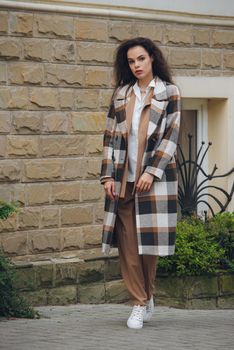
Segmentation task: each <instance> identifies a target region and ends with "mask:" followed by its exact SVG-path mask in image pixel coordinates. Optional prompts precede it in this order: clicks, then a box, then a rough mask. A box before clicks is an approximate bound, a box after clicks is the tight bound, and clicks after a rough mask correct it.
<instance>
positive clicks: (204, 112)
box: [182, 98, 209, 217]
mask: <svg viewBox="0 0 234 350" xmlns="http://www.w3.org/2000/svg"><path fill="white" fill-rule="evenodd" d="M182 110H195V111H196V112H197V140H196V141H197V150H196V152H195V154H197V152H198V150H199V148H200V146H201V142H202V141H204V142H205V145H204V146H203V149H202V153H201V156H202V155H203V153H204V150H205V149H206V147H207V145H208V142H209V140H208V103H207V99H203V98H184V99H182ZM201 156H200V157H199V159H201ZM208 157H209V151H208V152H207V153H206V156H205V158H204V161H203V163H202V169H203V170H204V171H205V173H206V174H208V164H209V159H208ZM204 179H205V177H204V175H203V174H202V173H201V172H199V173H198V177H197V184H198V185H199V184H200V183H201V181H203V180H204ZM205 191H207V189H206V190H205ZM203 199H204V200H205V201H208V196H204V197H203ZM204 210H208V207H207V205H206V204H205V203H199V204H198V206H197V213H198V215H199V216H202V217H203V216H204Z"/></svg>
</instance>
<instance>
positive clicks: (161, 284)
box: [156, 276, 188, 299]
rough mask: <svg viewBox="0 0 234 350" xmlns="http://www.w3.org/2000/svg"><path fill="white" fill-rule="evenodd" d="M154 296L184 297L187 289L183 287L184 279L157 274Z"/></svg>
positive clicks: (186, 295)
mask: <svg viewBox="0 0 234 350" xmlns="http://www.w3.org/2000/svg"><path fill="white" fill-rule="evenodd" d="M156 297H159V298H174V299H177V298H178V299H186V298H187V297H188V291H187V290H186V288H185V282H184V279H183V278H179V277H172V276H170V277H161V276H160V277H159V276H158V277H157V279H156Z"/></svg>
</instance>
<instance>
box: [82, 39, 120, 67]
mask: <svg viewBox="0 0 234 350" xmlns="http://www.w3.org/2000/svg"><path fill="white" fill-rule="evenodd" d="M114 49H115V47H114V46H113V45H110V44H106V43H105V44H102V43H91V42H82V43H81V42H77V51H78V57H79V60H80V61H86V62H89V61H92V62H98V63H112V62H113V57H114Z"/></svg>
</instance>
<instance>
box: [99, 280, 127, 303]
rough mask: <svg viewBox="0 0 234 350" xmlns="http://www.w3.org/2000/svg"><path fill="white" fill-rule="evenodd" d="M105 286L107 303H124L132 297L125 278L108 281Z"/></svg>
mask: <svg viewBox="0 0 234 350" xmlns="http://www.w3.org/2000/svg"><path fill="white" fill-rule="evenodd" d="M105 288H106V302H107V303H123V302H126V301H128V300H129V299H130V298H129V294H128V291H127V289H126V287H125V284H124V281H123V280H117V281H110V282H106V283H105Z"/></svg>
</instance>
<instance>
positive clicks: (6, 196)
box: [0, 184, 12, 202]
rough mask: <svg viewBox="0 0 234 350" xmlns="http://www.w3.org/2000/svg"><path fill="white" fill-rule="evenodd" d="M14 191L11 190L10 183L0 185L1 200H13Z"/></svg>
mask: <svg viewBox="0 0 234 350" xmlns="http://www.w3.org/2000/svg"><path fill="white" fill-rule="evenodd" d="M11 197H12V191H10V190H9V185H8V184H4V185H1V186H0V198H1V201H5V202H11Z"/></svg>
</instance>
